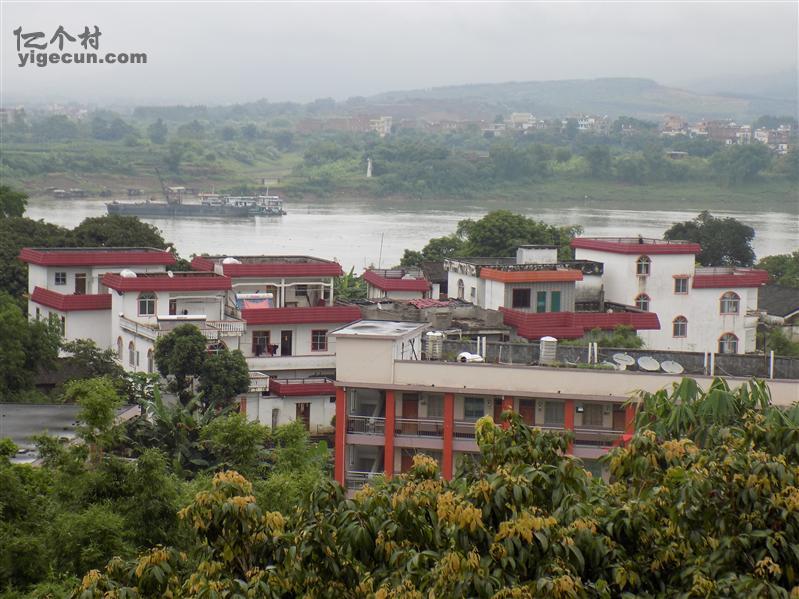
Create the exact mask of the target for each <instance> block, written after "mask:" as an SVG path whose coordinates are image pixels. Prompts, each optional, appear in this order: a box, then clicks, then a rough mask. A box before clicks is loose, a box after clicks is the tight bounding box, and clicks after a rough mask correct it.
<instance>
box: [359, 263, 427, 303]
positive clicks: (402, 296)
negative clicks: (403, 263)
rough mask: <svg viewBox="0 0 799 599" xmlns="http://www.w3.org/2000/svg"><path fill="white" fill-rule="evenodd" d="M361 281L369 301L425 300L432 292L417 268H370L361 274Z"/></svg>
mask: <svg viewBox="0 0 799 599" xmlns="http://www.w3.org/2000/svg"><path fill="white" fill-rule="evenodd" d="M363 280H364V281H366V297H368V298H369V299H377V300H379V299H393V300H415V299H426V298H429V297H430V292H431V290H432V285H431V284H430V281H428V280H427V279H426V278H425V276H424V273H423V272H422V271H421V269H419V268H389V269H385V268H381V269H378V268H370V269H369V270H367V271H366V272H364V273H363Z"/></svg>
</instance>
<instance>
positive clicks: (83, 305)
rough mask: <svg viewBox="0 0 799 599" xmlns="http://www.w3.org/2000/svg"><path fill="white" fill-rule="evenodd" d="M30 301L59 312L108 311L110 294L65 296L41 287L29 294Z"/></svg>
mask: <svg viewBox="0 0 799 599" xmlns="http://www.w3.org/2000/svg"><path fill="white" fill-rule="evenodd" d="M31 301H32V302H36V303H37V304H41V305H42V306H47V307H48V308H54V309H56V310H60V311H61V312H75V311H78V310H110V309H111V294H110V293H98V294H92V295H65V294H63V293H58V292H56V291H50V290H49V289H43V288H42V287H36V288H34V290H33V293H32V294H31Z"/></svg>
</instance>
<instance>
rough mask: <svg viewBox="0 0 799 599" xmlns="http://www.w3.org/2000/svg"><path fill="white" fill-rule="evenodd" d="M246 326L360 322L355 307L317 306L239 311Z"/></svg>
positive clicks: (359, 315) (357, 310)
mask: <svg viewBox="0 0 799 599" xmlns="http://www.w3.org/2000/svg"><path fill="white" fill-rule="evenodd" d="M241 317H242V318H243V319H244V320H246V321H247V324H305V323H331V324H333V323H340V322H343V323H347V322H354V321H356V320H360V318H361V310H360V309H359V308H357V307H356V306H319V307H315V308H249V309H244V310H242V311H241Z"/></svg>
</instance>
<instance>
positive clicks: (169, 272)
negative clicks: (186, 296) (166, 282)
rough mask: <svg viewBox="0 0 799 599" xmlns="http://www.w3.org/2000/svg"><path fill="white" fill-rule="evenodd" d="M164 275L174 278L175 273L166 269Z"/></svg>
mask: <svg viewBox="0 0 799 599" xmlns="http://www.w3.org/2000/svg"><path fill="white" fill-rule="evenodd" d="M166 276H168V277H169V278H170V279H174V278H175V273H173V272H172V271H171V270H168V271H166Z"/></svg>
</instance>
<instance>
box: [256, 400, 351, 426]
mask: <svg viewBox="0 0 799 599" xmlns="http://www.w3.org/2000/svg"><path fill="white" fill-rule="evenodd" d="M330 397H335V396H327V395H325V396H312V397H286V398H282V397H277V396H274V395H268V396H262V395H260V394H258V395H255V394H249V395H248V397H247V418H248V419H249V420H257V421H258V422H260V423H261V424H263V425H264V426H272V410H278V420H277V424H278V425H279V426H280V425H284V424H290V423H292V422H294V421H295V420H296V419H297V418H296V415H297V404H298V403H310V404H311V422H310V432H311V433H317V432H319V433H321V432H332V431H333V430H334V428H333V427H332V426H331V425H330V422H331V420H332V419H333V416H335V414H336V403H335V401H331V400H330Z"/></svg>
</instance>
